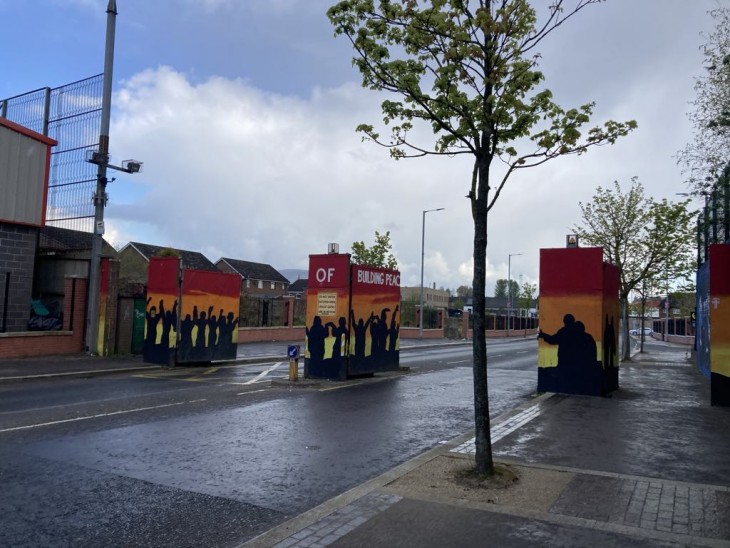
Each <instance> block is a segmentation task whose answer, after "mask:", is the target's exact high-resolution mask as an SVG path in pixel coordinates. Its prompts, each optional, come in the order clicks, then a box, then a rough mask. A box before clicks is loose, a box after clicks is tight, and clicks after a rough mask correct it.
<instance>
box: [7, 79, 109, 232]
mask: <svg viewBox="0 0 730 548" xmlns="http://www.w3.org/2000/svg"><path fill="white" fill-rule="evenodd" d="M103 76H104V75H103V74H97V75H96V76H92V77H90V78H86V79H84V80H79V81H78V82H73V83H71V84H66V85H64V86H61V87H57V88H48V87H46V88H41V89H37V90H35V91H31V92H28V93H24V94H22V95H17V96H15V97H11V98H9V99H1V100H0V116H2V117H3V118H7V119H8V120H11V121H13V122H15V123H17V124H20V125H22V126H25V127H27V128H28V129H31V130H33V131H35V132H37V133H41V134H43V135H46V136H48V137H50V138H52V139H55V140H56V141H58V145H57V146H56V147H54V148H53V149H52V151H51V172H50V177H49V185H48V201H47V204H46V205H47V210H46V222H47V223H48V224H50V225H53V226H58V227H61V228H70V229H73V230H79V231H83V232H92V231H93V224H94V204H93V203H92V195H93V193H94V191H95V189H96V170H97V168H96V166H95V165H93V164H90V163H88V162H87V161H86V158H87V153H88V151H90V150H97V149H98V145H99V130H100V125H101V100H102V82H103Z"/></svg>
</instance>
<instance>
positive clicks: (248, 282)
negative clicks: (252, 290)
mask: <svg viewBox="0 0 730 548" xmlns="http://www.w3.org/2000/svg"><path fill="white" fill-rule="evenodd" d="M246 287H251V280H250V279H248V278H246Z"/></svg>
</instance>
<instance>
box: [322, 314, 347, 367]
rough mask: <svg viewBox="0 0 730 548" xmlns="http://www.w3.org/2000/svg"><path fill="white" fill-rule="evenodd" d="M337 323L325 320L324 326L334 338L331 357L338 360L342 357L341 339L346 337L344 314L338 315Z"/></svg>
mask: <svg viewBox="0 0 730 548" xmlns="http://www.w3.org/2000/svg"><path fill="white" fill-rule="evenodd" d="M337 323H338V325H335V324H334V323H332V322H327V323H326V324H325V327H327V328H329V329H330V330H331V331H330V334H331V336H333V337H334V338H335V344H334V346H333V347H332V359H333V360H339V359H340V358H341V357H342V340H343V338H344V337H347V333H348V331H347V320H346V319H345V318H344V316H340V319H339V320H338V322H337Z"/></svg>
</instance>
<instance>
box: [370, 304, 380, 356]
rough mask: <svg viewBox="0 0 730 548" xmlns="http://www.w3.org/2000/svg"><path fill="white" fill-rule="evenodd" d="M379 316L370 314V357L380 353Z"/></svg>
mask: <svg viewBox="0 0 730 548" xmlns="http://www.w3.org/2000/svg"><path fill="white" fill-rule="evenodd" d="M379 344H380V318H379V317H378V316H376V315H375V314H373V315H372V321H371V322H370V357H371V358H375V357H377V356H379V355H380V346H379Z"/></svg>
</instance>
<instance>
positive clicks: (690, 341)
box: [651, 333, 695, 346]
mask: <svg viewBox="0 0 730 548" xmlns="http://www.w3.org/2000/svg"><path fill="white" fill-rule="evenodd" d="M651 337H652V338H653V339H655V340H657V341H661V340H662V334H661V333H652V335H651ZM667 342H670V343H675V344H684V345H687V346H694V345H695V338H694V336H688V335H667Z"/></svg>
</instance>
